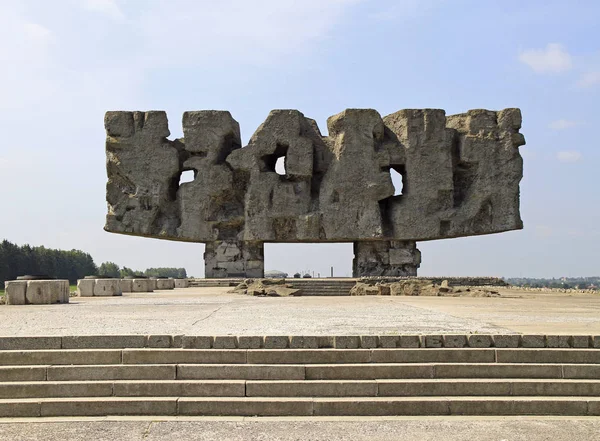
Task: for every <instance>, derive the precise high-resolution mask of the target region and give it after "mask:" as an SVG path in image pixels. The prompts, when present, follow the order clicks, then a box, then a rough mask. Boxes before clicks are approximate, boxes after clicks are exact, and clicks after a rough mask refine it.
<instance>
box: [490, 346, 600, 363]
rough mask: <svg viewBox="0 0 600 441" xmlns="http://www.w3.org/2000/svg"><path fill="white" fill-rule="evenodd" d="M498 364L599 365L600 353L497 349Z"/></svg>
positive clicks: (578, 350) (583, 350)
mask: <svg viewBox="0 0 600 441" xmlns="http://www.w3.org/2000/svg"><path fill="white" fill-rule="evenodd" d="M496 352H497V354H496V357H497V361H498V363H565V364H574V363H581V364H596V363H598V364H600V351H596V350H593V349H588V350H586V349H558V348H557V349H553V350H551V351H549V350H547V349H499V350H497V351H496Z"/></svg>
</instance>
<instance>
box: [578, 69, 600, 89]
mask: <svg viewBox="0 0 600 441" xmlns="http://www.w3.org/2000/svg"><path fill="white" fill-rule="evenodd" d="M598 84H600V71H595V72H587V73H584V74H583V75H582V76H581V78H580V79H579V81H578V82H577V85H578V86H579V87H592V86H597V85H598Z"/></svg>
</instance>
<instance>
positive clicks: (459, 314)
mask: <svg viewBox="0 0 600 441" xmlns="http://www.w3.org/2000/svg"><path fill="white" fill-rule="evenodd" d="M229 289H230V288H228V287H226V288H187V289H184V290H171V291H157V292H154V293H124V294H123V296H122V297H74V298H72V300H71V303H69V304H66V305H35V306H17V305H15V306H8V305H7V306H3V307H0V335H2V336H35V335H48V336H60V335H117V334H168V335H169V334H170V335H177V334H187V335H307V334H310V335H385V334H446V333H453V334H456V333H458V334H469V333H479V334H510V333H511V332H516V333H532V334H548V335H558V334H584V335H598V334H600V296H598V295H591V294H581V295H570V294H554V293H553V294H544V293H530V292H521V291H516V290H509V289H505V288H499V289H498V290H499V292H500V294H501V296H500V297H491V298H486V297H484V298H464V297H412V296H362V297H249V296H244V295H236V294H229V293H227V291H228V290H229Z"/></svg>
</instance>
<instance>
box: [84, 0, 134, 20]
mask: <svg viewBox="0 0 600 441" xmlns="http://www.w3.org/2000/svg"><path fill="white" fill-rule="evenodd" d="M83 6H84V7H85V9H87V10H89V11H93V12H99V13H101V14H104V15H106V16H108V17H110V18H112V19H113V20H123V19H124V18H125V14H123V11H122V10H121V8H119V5H118V4H117V2H116V0H86V1H85V2H84V3H83Z"/></svg>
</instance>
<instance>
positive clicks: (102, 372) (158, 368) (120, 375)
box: [47, 364, 176, 381]
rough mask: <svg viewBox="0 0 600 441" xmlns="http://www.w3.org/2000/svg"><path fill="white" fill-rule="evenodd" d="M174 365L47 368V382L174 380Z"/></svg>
mask: <svg viewBox="0 0 600 441" xmlns="http://www.w3.org/2000/svg"><path fill="white" fill-rule="evenodd" d="M175 374H176V372H175V365H160V364H154V365H153V364H147V365H141V366H140V365H120V366H119V365H109V366H49V367H48V369H47V378H48V381H77V380H79V381H82V380H174V379H175Z"/></svg>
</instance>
